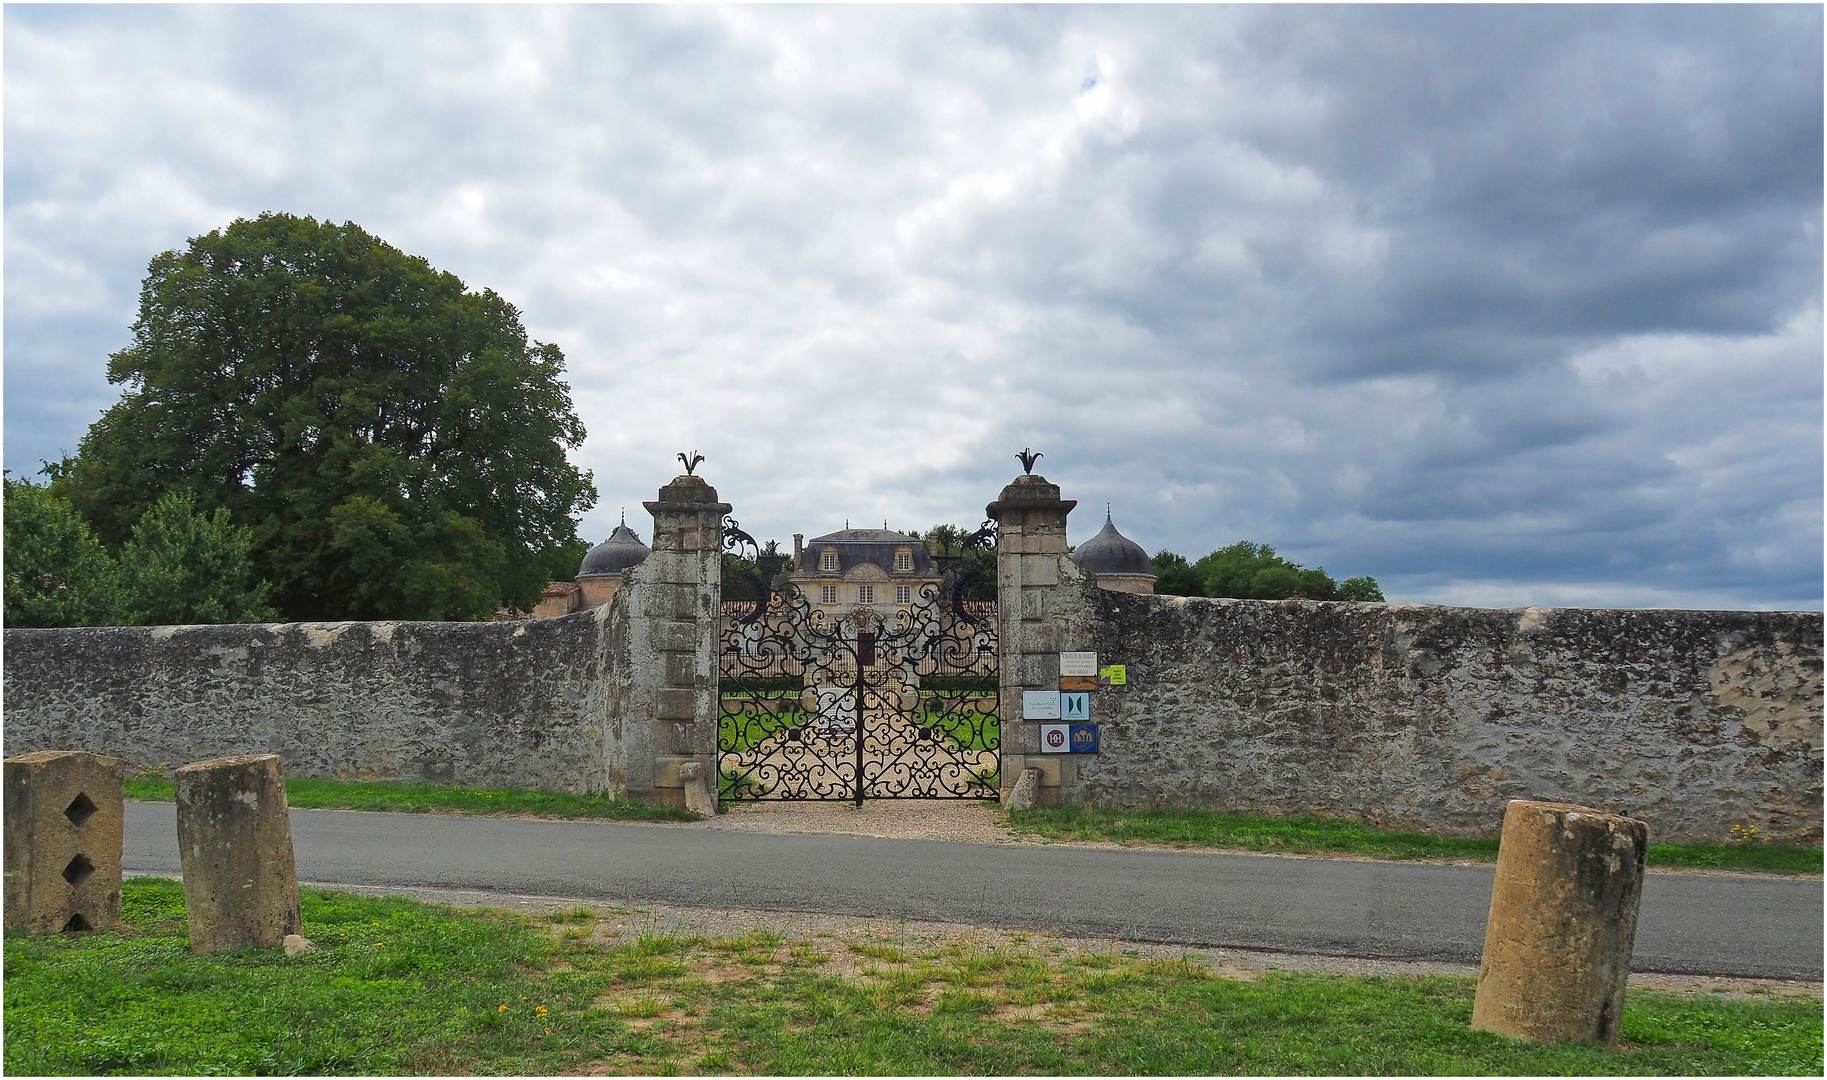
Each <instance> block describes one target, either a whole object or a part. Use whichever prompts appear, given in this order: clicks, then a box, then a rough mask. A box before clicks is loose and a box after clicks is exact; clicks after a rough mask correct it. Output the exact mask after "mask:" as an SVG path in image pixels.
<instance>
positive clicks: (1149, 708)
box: [1050, 581, 1822, 844]
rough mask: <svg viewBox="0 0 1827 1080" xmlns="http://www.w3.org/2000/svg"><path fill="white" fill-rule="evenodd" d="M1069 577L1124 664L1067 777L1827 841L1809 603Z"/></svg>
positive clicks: (1183, 800) (1088, 624) (1316, 809)
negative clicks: (1665, 605)
mask: <svg viewBox="0 0 1827 1080" xmlns="http://www.w3.org/2000/svg"><path fill="white" fill-rule="evenodd" d="M1057 592H1058V593H1059V594H1061V595H1059V596H1057V597H1056V598H1055V599H1054V600H1053V601H1052V602H1051V605H1050V610H1051V612H1052V613H1055V614H1056V617H1057V619H1058V620H1059V621H1060V622H1061V624H1062V626H1064V627H1065V628H1066V633H1065V634H1064V635H1063V636H1064V637H1065V638H1069V639H1072V640H1073V641H1074V642H1075V643H1076V642H1079V641H1084V642H1088V643H1089V644H1094V645H1095V647H1096V649H1097V651H1098V657H1099V662H1100V663H1106V664H1110V663H1116V664H1124V665H1126V666H1127V668H1128V685H1127V686H1126V687H1122V688H1114V687H1113V688H1109V689H1105V690H1102V691H1099V692H1098V694H1097V695H1096V696H1095V698H1094V701H1093V705H1092V713H1093V716H1092V718H1093V719H1094V720H1096V721H1097V722H1099V724H1100V725H1101V727H1100V737H1101V740H1102V746H1101V751H1102V752H1101V753H1099V754H1098V755H1097V756H1095V757H1092V756H1090V755H1082V756H1081V755H1074V758H1075V759H1076V760H1075V761H1074V762H1073V764H1074V765H1075V766H1076V784H1070V783H1069V784H1068V788H1067V790H1065V791H1064V792H1062V795H1063V797H1065V798H1067V799H1070V800H1075V801H1078V800H1082V801H1088V802H1110V803H1118V804H1131V805H1133V804H1178V805H1197V806H1203V807H1209V808H1214V809H1232V810H1240V811H1251V812H1268V813H1276V814H1293V813H1308V814H1318V815H1325V816H1350V817H1356V818H1360V819H1362V820H1364V821H1366V822H1372V823H1376V824H1380V825H1386V826H1393V827H1402V828H1415V829H1426V830H1430V831H1439V832H1449V833H1459V834H1473V835H1489V836H1495V835H1496V834H1497V833H1498V831H1499V827H1500V826H1501V824H1502V821H1503V811H1504V804H1505V802H1506V801H1507V800H1509V799H1517V798H1531V799H1546V800H1565V801H1569V802H1577V803H1583V804H1586V805H1591V806H1595V807H1599V808H1602V809H1605V810H1609V811H1614V812H1619V813H1626V814H1630V815H1631V816H1634V817H1640V818H1643V819H1645V820H1646V821H1648V822H1649V823H1650V826H1651V837H1652V839H1654V840H1657V841H1663V840H1686V839H1688V838H1690V837H1691V838H1693V839H1695V840H1699V839H1710V840H1719V839H1728V838H1730V837H1731V836H1732V830H1733V828H1734V826H1739V827H1753V828H1755V829H1756V830H1757V835H1758V836H1760V837H1761V838H1763V839H1766V840H1785V841H1787V840H1800V841H1804V842H1808V843H1812V844H1819V843H1820V842H1821V764H1822V745H1821V731H1822V682H1821V632H1822V621H1821V615H1820V613H1818V612H1727V611H1587V610H1548V609H1541V608H1528V609H1522V610H1508V611H1503V610H1485V609H1474V608H1453V607H1437V606H1428V605H1415V604H1353V603H1324V602H1316V601H1305V600H1284V601H1275V602H1265V601H1253V600H1209V599H1202V598H1186V597H1172V596H1138V595H1126V594H1119V593H1112V592H1106V591H1103V590H1099V589H1097V588H1095V587H1093V586H1091V585H1089V584H1087V583H1083V582H1069V581H1062V583H1061V586H1060V587H1059V588H1058V590H1057ZM1080 647H1089V645H1086V646H1080Z"/></svg>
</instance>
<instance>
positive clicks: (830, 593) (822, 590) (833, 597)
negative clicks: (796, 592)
mask: <svg viewBox="0 0 1827 1080" xmlns="http://www.w3.org/2000/svg"><path fill="white" fill-rule="evenodd" d="M818 602H819V603H821V604H835V603H837V586H836V585H820V586H819V587H818Z"/></svg>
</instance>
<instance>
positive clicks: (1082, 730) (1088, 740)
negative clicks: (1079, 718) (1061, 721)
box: [1071, 724, 1097, 754]
mask: <svg viewBox="0 0 1827 1080" xmlns="http://www.w3.org/2000/svg"><path fill="white" fill-rule="evenodd" d="M1071 742H1072V752H1073V753H1074V754H1095V753H1097V725H1096V724H1073V725H1072V739H1071Z"/></svg>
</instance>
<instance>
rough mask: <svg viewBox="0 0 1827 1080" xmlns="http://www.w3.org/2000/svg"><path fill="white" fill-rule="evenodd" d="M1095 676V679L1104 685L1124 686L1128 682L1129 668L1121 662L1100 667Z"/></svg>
mask: <svg viewBox="0 0 1827 1080" xmlns="http://www.w3.org/2000/svg"><path fill="white" fill-rule="evenodd" d="M1097 676H1098V678H1097V681H1098V682H1100V683H1103V684H1104V685H1105V686H1126V685H1128V683H1129V669H1128V668H1125V667H1124V666H1123V665H1122V664H1111V665H1109V666H1108V667H1101V668H1099V669H1098V672H1097Z"/></svg>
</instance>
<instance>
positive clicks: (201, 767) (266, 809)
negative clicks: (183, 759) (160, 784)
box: [174, 754, 303, 953]
mask: <svg viewBox="0 0 1827 1080" xmlns="http://www.w3.org/2000/svg"><path fill="white" fill-rule="evenodd" d="M174 778H175V779H176V781H177V796H178V856H179V859H180V861H181V862H182V865H183V868H184V907H185V910H186V913H187V914H188V916H189V921H190V951H191V952H194V953H213V952H225V951H228V950H231V949H250V948H275V949H276V948H279V947H280V946H282V945H283V944H284V943H285V939H286V935H288V934H299V933H302V932H303V921H302V919H301V918H300V916H299V911H298V874H297V870H296V868H295V866H294V864H293V861H292V823H291V820H290V818H289V817H288V816H287V810H286V801H285V777H284V774H283V773H282V772H281V770H280V764H279V755H277V754H247V755H242V756H239V757H226V758H216V759H215V760H213V761H199V762H197V763H196V764H194V765H186V766H184V767H183V768H181V769H179V770H178V771H177V772H176V773H175V774H174Z"/></svg>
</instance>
